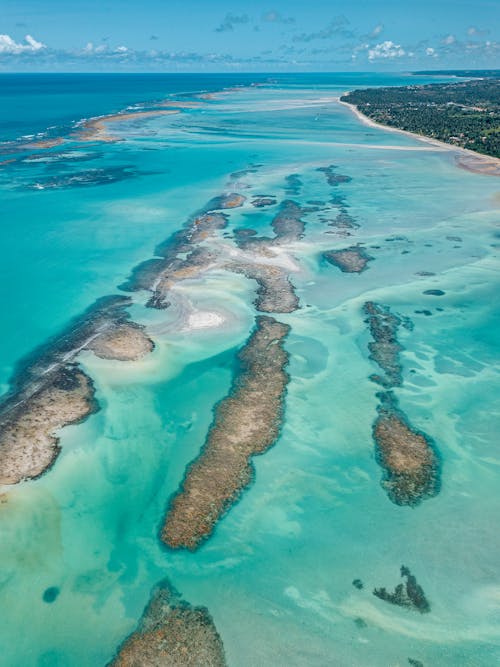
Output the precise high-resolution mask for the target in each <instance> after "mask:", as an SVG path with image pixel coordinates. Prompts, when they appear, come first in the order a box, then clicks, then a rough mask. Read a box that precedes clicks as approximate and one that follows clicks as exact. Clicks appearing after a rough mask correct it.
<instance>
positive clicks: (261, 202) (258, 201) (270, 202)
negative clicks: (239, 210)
mask: <svg viewBox="0 0 500 667" xmlns="http://www.w3.org/2000/svg"><path fill="white" fill-rule="evenodd" d="M276 203H277V200H276V197H273V196H272V195H257V196H255V197H254V198H253V199H252V202H251V204H252V206H254V207H255V208H264V207H265V206H274V205H275V204H276Z"/></svg>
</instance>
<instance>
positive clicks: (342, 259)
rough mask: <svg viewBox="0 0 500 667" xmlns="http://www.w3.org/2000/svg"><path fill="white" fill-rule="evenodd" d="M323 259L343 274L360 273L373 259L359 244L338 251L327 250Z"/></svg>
mask: <svg viewBox="0 0 500 667" xmlns="http://www.w3.org/2000/svg"><path fill="white" fill-rule="evenodd" d="M323 257H324V258H325V259H326V261H327V262H329V263H330V264H333V266H336V267H337V268H339V269H340V270H341V271H342V272H343V273H362V272H363V271H364V270H365V269H367V268H368V262H370V261H371V260H372V259H373V257H372V256H371V255H369V254H368V253H367V252H366V250H365V249H364V248H363V247H362V246H360V245H359V244H358V245H353V246H349V247H348V248H342V249H339V250H327V251H326V252H324V253H323Z"/></svg>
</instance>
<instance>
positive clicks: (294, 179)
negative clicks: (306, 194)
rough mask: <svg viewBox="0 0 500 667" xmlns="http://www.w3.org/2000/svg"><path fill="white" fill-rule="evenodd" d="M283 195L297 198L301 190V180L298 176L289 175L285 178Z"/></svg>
mask: <svg viewBox="0 0 500 667" xmlns="http://www.w3.org/2000/svg"><path fill="white" fill-rule="evenodd" d="M285 183H286V187H285V194H286V195H288V196H289V197H298V196H299V195H300V192H301V190H302V185H303V183H302V179H301V178H300V174H290V175H289V176H287V177H286V178H285Z"/></svg>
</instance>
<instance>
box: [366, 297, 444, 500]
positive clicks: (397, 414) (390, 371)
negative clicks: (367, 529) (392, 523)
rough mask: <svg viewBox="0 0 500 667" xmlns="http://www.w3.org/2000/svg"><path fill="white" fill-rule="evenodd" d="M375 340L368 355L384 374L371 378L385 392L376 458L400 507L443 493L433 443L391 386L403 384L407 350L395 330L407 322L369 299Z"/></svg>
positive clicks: (377, 425)
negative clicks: (403, 357)
mask: <svg viewBox="0 0 500 667" xmlns="http://www.w3.org/2000/svg"><path fill="white" fill-rule="evenodd" d="M363 310H364V312H365V314H366V315H367V320H366V322H367V324H368V326H369V329H370V333H371V335H372V338H373V340H372V341H370V343H369V344H368V347H369V350H370V359H372V360H373V361H375V363H376V364H377V365H378V366H380V368H381V369H382V370H383V371H384V375H383V376H380V375H372V376H371V379H372V381H374V382H376V383H378V384H381V385H382V386H383V387H384V388H385V391H381V392H379V393H378V394H377V398H378V399H379V405H378V408H377V412H378V416H377V419H376V420H375V423H374V425H373V439H374V442H375V447H376V454H377V462H378V463H379V465H380V466H381V467H382V468H383V470H384V477H383V480H382V486H383V487H384V488H385V490H386V492H387V495H388V496H389V499H390V500H391V501H392V502H393V503H395V504H396V505H410V506H415V505H417V504H418V503H419V502H420V501H421V500H423V499H424V498H429V497H432V496H435V495H436V494H437V493H438V492H439V485H440V483H439V460H438V457H437V453H436V450H435V447H434V443H433V442H432V440H431V439H430V438H429V436H427V435H426V434H425V433H422V432H421V431H418V430H417V429H415V428H413V426H411V424H410V423H409V420H408V417H407V416H406V415H405V413H404V412H403V411H402V410H401V409H400V408H399V406H398V402H397V399H396V397H395V396H394V394H393V392H392V391H390V389H392V388H394V387H400V386H401V385H402V383H403V378H402V367H401V362H400V359H399V353H400V351H401V350H402V349H403V348H402V346H401V344H400V343H399V341H398V338H397V333H398V329H399V327H400V326H401V325H403V326H407V327H409V326H410V325H409V322H408V320H406V319H403V318H401V317H399V316H397V315H395V314H393V313H391V311H390V309H389V308H388V307H387V306H384V305H381V304H377V303H374V302H372V301H369V302H367V303H365V305H364V308H363Z"/></svg>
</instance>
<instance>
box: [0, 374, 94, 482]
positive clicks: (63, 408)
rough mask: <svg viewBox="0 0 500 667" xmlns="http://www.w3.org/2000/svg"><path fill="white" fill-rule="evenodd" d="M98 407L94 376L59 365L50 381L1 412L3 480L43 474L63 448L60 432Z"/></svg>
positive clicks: (0, 448)
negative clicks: (92, 379)
mask: <svg viewBox="0 0 500 667" xmlns="http://www.w3.org/2000/svg"><path fill="white" fill-rule="evenodd" d="M96 409H97V406H96V404H95V402H94V387H93V385H92V382H91V380H90V378H89V377H88V376H87V375H86V374H85V373H84V372H83V371H81V370H80V369H79V368H78V367H77V366H76V365H66V366H65V367H63V368H60V369H58V370H57V372H56V373H54V374H53V376H52V378H51V381H50V383H48V384H46V385H44V386H42V387H41V388H40V389H38V390H37V391H35V392H34V393H33V394H32V395H31V396H29V398H27V399H26V400H25V401H23V402H22V403H20V404H18V405H17V406H14V407H12V408H11V409H10V410H9V411H8V412H6V413H5V412H3V413H2V414H1V415H0V484H17V483H18V482H20V481H22V480H25V479H34V478H36V477H39V476H40V475H41V474H43V473H44V472H45V471H46V470H47V469H48V468H50V466H51V465H52V464H53V462H54V461H55V459H56V458H57V456H58V454H59V451H60V449H59V446H58V442H59V439H58V438H57V436H56V435H55V434H56V432H57V431H58V430H59V429H60V428H62V427H63V426H67V425H68V424H76V423H78V422H80V421H82V420H83V419H85V417H87V416H88V415H90V414H91V413H92V412H95V411H96Z"/></svg>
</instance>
